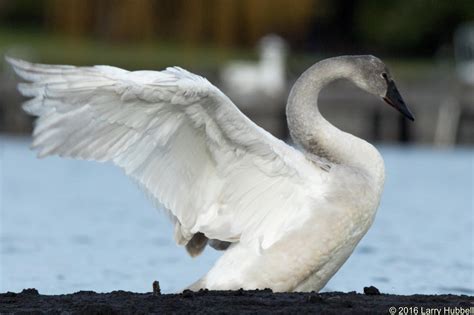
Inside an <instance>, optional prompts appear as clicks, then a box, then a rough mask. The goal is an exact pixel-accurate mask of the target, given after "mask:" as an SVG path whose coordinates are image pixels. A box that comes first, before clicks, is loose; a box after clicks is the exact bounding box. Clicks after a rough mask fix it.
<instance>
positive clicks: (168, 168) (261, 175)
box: [7, 58, 319, 246]
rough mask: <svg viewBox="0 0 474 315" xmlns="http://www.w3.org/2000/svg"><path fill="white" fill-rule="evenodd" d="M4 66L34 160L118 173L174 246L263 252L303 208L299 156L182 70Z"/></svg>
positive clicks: (311, 174) (309, 171) (311, 173)
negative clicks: (167, 216)
mask: <svg viewBox="0 0 474 315" xmlns="http://www.w3.org/2000/svg"><path fill="white" fill-rule="evenodd" d="M7 60H8V62H9V63H11V64H12V65H13V68H14V69H15V71H16V72H17V74H18V75H19V76H20V77H22V78H23V79H25V80H26V81H30V83H20V84H19V86H18V87H19V90H20V92H21V93H22V94H23V95H25V96H28V97H32V99H30V100H29V101H27V102H26V103H25V104H24V106H23V108H24V109H25V111H27V112H28V113H30V114H32V115H35V116H38V119H37V122H36V127H35V130H34V141H33V147H34V148H36V149H37V150H38V151H39V156H40V157H43V156H47V155H59V156H63V157H71V158H76V159H86V160H95V161H101V162H102V161H111V162H113V163H115V164H116V165H118V166H120V167H121V168H122V169H124V171H125V172H126V174H127V175H129V176H130V177H132V178H133V179H134V180H136V181H137V182H138V183H139V184H140V186H141V187H142V188H143V189H144V190H145V191H147V192H148V193H149V195H150V196H151V197H152V198H153V200H155V201H156V202H157V203H159V204H161V205H163V206H164V207H165V208H166V209H167V210H168V211H169V212H170V213H171V214H172V219H173V221H174V223H175V238H176V241H177V242H178V243H179V244H187V243H188V242H189V240H190V239H191V238H192V237H193V235H194V234H197V233H199V232H200V233H202V234H204V235H205V236H206V237H207V238H210V239H216V240H221V241H226V242H235V241H239V240H240V241H245V240H250V239H259V242H260V245H261V246H269V245H270V244H271V243H273V242H274V241H275V240H276V239H278V235H279V234H280V233H281V232H282V229H285V228H288V227H289V226H290V225H291V224H292V223H291V222H290V221H291V220H289V219H288V218H289V217H290V215H293V214H294V213H291V211H290V210H291V209H299V208H304V207H305V205H302V204H301V202H302V200H305V198H303V196H304V195H307V194H308V191H309V190H310V187H307V185H308V179H310V180H312V181H313V182H317V180H318V175H319V173H318V171H317V169H315V168H314V167H312V166H311V163H310V162H308V160H307V159H306V158H305V157H304V156H303V154H301V153H300V152H298V151H296V150H294V149H293V148H291V147H289V146H287V145H286V144H285V143H284V142H282V141H280V140H278V139H276V138H274V137H273V136H271V135H270V134H269V133H268V132H266V131H265V130H263V129H261V128H260V127H258V126H257V125H255V124H254V123H253V122H252V121H250V120H249V119H248V118H247V117H246V116H245V115H243V114H242V113H241V112H240V111H239V110H238V109H237V107H236V106H235V105H234V104H233V103H232V102H231V101H230V100H229V99H228V98H227V97H226V96H225V95H224V94H223V93H222V92H221V91H220V90H219V89H217V88H216V87H215V86H213V85H212V84H210V83H209V82H208V81H207V80H206V79H204V78H202V77H200V76H197V75H194V74H192V73H190V72H188V71H186V70H184V69H181V68H178V67H174V68H167V69H166V70H164V71H134V72H129V71H126V70H122V69H119V68H115V67H109V66H94V67H74V66H58V65H42V64H31V63H28V62H25V61H21V60H15V59H11V58H7ZM313 188H314V187H311V189H313ZM313 192H314V189H313ZM298 207H299V208H298Z"/></svg>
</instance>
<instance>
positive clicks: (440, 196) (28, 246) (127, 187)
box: [0, 137, 474, 295]
mask: <svg viewBox="0 0 474 315" xmlns="http://www.w3.org/2000/svg"><path fill="white" fill-rule="evenodd" d="M28 145H29V140H28V139H26V138H10V137H0V292H3V291H19V290H21V289H23V288H27V287H35V288H38V289H39V291H40V292H42V293H48V294H57V293H67V292H74V291H77V290H95V291H112V290H116V289H123V290H130V291H138V292H145V291H150V290H151V283H152V281H153V280H155V279H157V280H159V281H160V284H161V287H162V289H163V291H165V292H173V291H177V290H180V289H182V288H184V287H185V286H186V285H187V284H190V283H191V282H193V281H195V280H196V279H197V278H199V277H200V276H201V275H203V274H204V273H205V272H206V271H207V270H208V269H209V268H210V267H211V265H212V264H213V263H214V261H215V260H216V258H217V257H218V256H219V254H218V253H217V252H215V251H213V250H209V249H208V250H206V251H205V253H204V254H203V255H202V256H200V257H198V258H195V259H192V258H190V257H188V256H187V254H186V253H185V251H184V250H183V249H182V248H180V247H178V246H176V245H175V244H174V241H173V240H172V232H171V226H170V224H169V223H168V221H167V218H166V216H165V215H164V214H163V213H160V212H161V211H159V210H156V209H154V208H153V207H152V206H151V205H150V202H149V201H148V200H147V199H146V198H145V196H144V193H142V192H140V191H139V190H138V189H137V188H136V187H135V185H134V184H133V183H132V182H130V181H129V180H128V179H127V178H126V177H125V175H123V174H122V173H121V171H120V170H119V169H116V168H114V167H113V166H111V165H108V164H105V165H103V164H98V163H92V162H82V161H73V160H63V159H59V158H47V159H43V160H38V159H36V157H35V154H34V153H33V152H31V151H30V150H29V149H28ZM381 151H382V154H383V155H384V158H385V162H386V169H387V181H386V186H385V193H384V196H383V200H382V204H381V206H380V209H379V212H378V214H377V218H376V220H375V223H374V225H373V227H372V228H371V230H370V231H369V232H368V234H367V235H366V237H365V238H364V239H363V240H362V242H361V243H360V244H359V245H358V247H357V249H356V250H355V252H354V254H353V255H352V256H351V257H350V259H349V260H348V261H347V263H346V264H345V265H344V266H343V267H342V269H341V270H340V271H339V272H338V273H337V274H336V276H335V277H334V278H333V279H332V280H331V281H330V282H329V283H328V285H327V286H326V288H325V289H326V290H341V291H352V290H355V291H359V292H360V291H361V290H362V288H363V287H364V286H367V285H375V286H377V287H378V288H379V289H381V291H383V292H387V293H398V294H410V293H457V294H471V295H472V294H474V275H473V272H474V266H473V265H474V248H473V239H474V230H473V229H474V226H473V221H474V220H473V217H474V209H473V191H474V188H473V177H474V169H473V156H474V150H472V149H457V150H454V151H437V150H432V149H418V148H417V149H414V148H401V147H382V148H381Z"/></svg>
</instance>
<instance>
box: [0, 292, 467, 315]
mask: <svg viewBox="0 0 474 315" xmlns="http://www.w3.org/2000/svg"><path fill="white" fill-rule="evenodd" d="M364 292H365V294H358V293H355V292H349V293H341V292H330V293H320V294H316V293H272V292H271V291H270V290H257V291H243V290H240V291H207V290H205V291H200V292H190V291H185V292H183V293H182V294H159V292H155V293H133V292H125V291H113V292H111V293H95V292H92V291H80V292H77V293H74V294H65V295H41V294H39V293H38V291H36V290H35V289H27V290H23V291H22V292H21V293H12V292H7V293H3V294H0V314H16V313H22V314H42V313H44V314H152V313H155V314H169V313H192V314H196V313H202V314H212V313H219V314H223V313H225V314H229V313H233V314H237V313H238V314H241V313H258V314H262V313H263V314H270V313H292V314H295V313H298V314H301V313H307V314H309V313H318V314H354V313H356V314H357V313H359V314H413V315H414V314H423V312H425V314H443V315H445V314H446V315H451V314H452V315H455V314H469V310H470V308H471V307H474V297H472V296H466V295H410V296H402V295H389V294H380V293H379V292H378V290H377V289H376V288H373V287H370V288H365V289H364ZM410 309H411V311H410ZM435 310H439V312H438V311H435ZM473 310H474V308H473ZM427 311H429V312H427ZM450 311H451V312H450Z"/></svg>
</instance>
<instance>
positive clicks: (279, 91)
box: [220, 34, 287, 106]
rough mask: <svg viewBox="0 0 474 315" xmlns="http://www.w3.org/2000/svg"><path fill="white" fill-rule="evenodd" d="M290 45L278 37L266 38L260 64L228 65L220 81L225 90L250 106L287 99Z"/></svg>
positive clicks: (260, 45) (238, 62) (261, 51)
mask: <svg viewBox="0 0 474 315" xmlns="http://www.w3.org/2000/svg"><path fill="white" fill-rule="evenodd" d="M286 46H287V45H286V42H285V40H284V39H283V38H281V37H280V36H278V35H275V34H271V35H267V36H264V37H263V38H262V39H261V40H260V42H259V46H258V48H259V55H260V56H259V57H260V59H259V61H258V62H257V63H252V62H245V61H234V62H231V63H229V64H228V65H226V66H225V67H224V68H223V69H222V71H221V73H220V78H221V81H222V84H223V86H222V87H223V90H224V91H225V92H226V93H228V94H229V95H230V96H231V97H232V98H236V99H237V100H242V101H243V102H242V104H239V105H241V106H250V105H252V104H254V103H256V102H258V100H260V103H261V100H262V98H266V99H268V100H269V101H271V100H279V99H280V98H283V94H284V93H285V92H287V91H286V60H285V58H286V50H287V49H286Z"/></svg>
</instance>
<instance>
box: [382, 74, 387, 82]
mask: <svg viewBox="0 0 474 315" xmlns="http://www.w3.org/2000/svg"><path fill="white" fill-rule="evenodd" d="M382 78H384V79H385V80H388V75H387V74H386V73H385V72H384V73H382Z"/></svg>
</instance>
